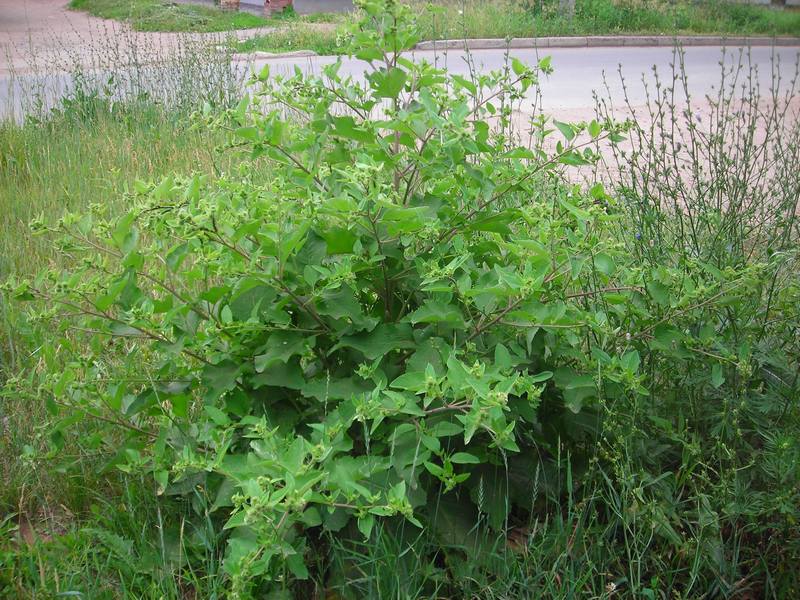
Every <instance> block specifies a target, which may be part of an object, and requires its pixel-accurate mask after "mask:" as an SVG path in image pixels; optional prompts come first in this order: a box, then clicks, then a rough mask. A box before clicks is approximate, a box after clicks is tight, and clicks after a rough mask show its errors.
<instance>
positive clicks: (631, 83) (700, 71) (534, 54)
mask: <svg viewBox="0 0 800 600" xmlns="http://www.w3.org/2000/svg"><path fill="white" fill-rule="evenodd" d="M724 52H725V53H724V54H723V49H722V48H719V47H691V48H686V49H685V65H686V72H687V74H688V79H689V83H690V91H691V92H692V94H693V96H694V97H695V98H700V97H702V96H703V95H705V94H708V93H711V92H713V90H714V88H715V87H718V86H719V83H720V73H721V63H722V61H723V60H724V62H725V64H726V65H727V66H728V67H730V66H731V65H733V64H734V63H736V62H738V61H739V60H743V61H744V62H745V63H746V64H749V65H750V66H751V67H752V68H753V69H755V70H756V73H757V75H756V76H757V79H758V81H759V83H760V85H761V88H762V90H767V89H769V87H770V82H771V79H772V77H773V76H774V75H776V74H780V76H781V77H782V78H783V80H784V83H785V82H786V81H787V80H789V79H791V77H792V76H793V74H794V73H795V69H796V65H797V62H798V60H799V59H800V48H796V47H780V48H767V47H756V48H752V49H749V50H744V49H738V48H733V49H727V50H725V51H724ZM511 55H512V56H514V57H517V58H519V59H520V60H522V61H524V62H527V63H535V62H536V61H537V59H538V58H539V57H540V56H545V55H549V56H551V57H552V66H553V68H554V73H553V74H552V75H550V76H548V77H545V78H544V79H543V80H542V82H541V91H542V100H541V106H542V108H543V109H544V111H545V112H547V113H551V114H556V115H557V116H559V117H560V118H563V119H573V120H581V119H586V118H591V116H592V114H593V112H592V109H593V107H594V104H595V102H594V98H593V94H594V93H595V92H597V93H599V94H600V95H601V96H602V97H608V98H610V99H611V100H612V101H613V102H614V103H615V104H620V103H621V102H622V101H623V88H622V82H621V79H620V77H619V74H618V73H617V69H618V67H619V68H620V69H621V72H622V74H623V75H624V76H625V79H626V82H627V85H628V96H629V99H630V101H631V103H632V104H633V105H643V104H645V102H646V96H645V91H644V86H643V85H642V79H643V78H644V79H645V80H647V81H648V82H650V83H651V84H652V82H653V67H654V66H655V67H656V69H657V70H658V72H659V73H661V74H663V75H664V76H668V75H669V74H670V72H671V70H672V64H673V63H674V62H675V58H676V54H675V51H674V50H673V49H672V48H664V47H657V48H631V47H625V48H549V49H546V50H543V51H536V50H533V49H530V50H524V49H520V50H512V51H511ZM413 56H414V57H415V58H416V59H418V60H422V59H424V60H428V61H431V62H433V61H436V62H437V63H438V64H439V65H440V66H446V67H447V68H448V69H449V70H450V71H451V72H454V73H460V74H466V73H467V72H468V68H467V64H466V61H465V56H464V53H463V52H457V51H450V52H447V53H444V52H442V53H434V52H432V51H424V52H415V53H414V54H413ZM473 57H474V62H475V64H476V66H477V68H479V69H482V70H493V69H498V68H501V67H502V66H503V64H504V61H505V53H504V51H500V50H480V51H475V52H473ZM335 60H336V59H335V58H333V57H311V58H294V59H271V60H270V61H269V62H270V64H271V66H272V72H273V73H279V72H287V73H288V72H290V71H292V70H293V69H294V67H295V66H299V67H300V68H302V69H303V70H305V71H319V70H320V69H321V68H322V66H323V65H325V64H329V63H331V62H334V61H335ZM263 62H265V61H259V62H258V63H257V66H258V65H260V64H261V63H263ZM239 64H240V65H244V63H239ZM620 65H621V66H620ZM365 66H366V65H365V63H363V62H361V61H358V60H354V59H347V58H345V59H344V64H343V68H342V72H344V73H349V74H352V75H354V76H356V77H358V76H361V75H362V74H363V72H364V68H365ZM50 79H51V85H52V80H53V77H52V76H50ZM22 81H23V83H25V81H26V80H22ZM66 82H67V78H66V76H61V78H60V79H59V78H58V77H57V78H56V80H55V85H54V86H53V89H58V88H59V87H63V85H64V84H65V83H66ZM17 83H18V86H17V87H18V89H17V91H16V93H15V95H16V96H17V97H19V95H20V93H19V82H17ZM27 83H28V84H29V83H30V80H27ZM606 86H608V87H607V88H606ZM22 87H25V86H24V85H23V86H22ZM10 88H11V84H10V80H9V78H8V77H6V78H3V77H1V76H0V114H2V113H3V111H5V113H6V114H7V112H8V106H9V96H10V95H11V92H10V91H9V90H10ZM57 93H58V92H57V91H54V92H52V95H56V94H57ZM17 99H18V98H17ZM52 99H53V98H51V100H52ZM532 104H533V99H532V98H529V99H528V100H527V105H523V107H522V109H523V111H529V110H531V109H532Z"/></svg>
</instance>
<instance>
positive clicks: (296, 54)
mask: <svg viewBox="0 0 800 600" xmlns="http://www.w3.org/2000/svg"><path fill="white" fill-rule="evenodd" d="M675 45H680V46H684V47H688V46H798V47H800V37H774V38H773V37H766V36H760V37H759V36H753V37H749V36H730V37H725V36H714V35H677V36H667V35H589V36H575V37H568V36H559V37H539V38H511V39H510V40H508V39H502V38H475V39H469V40H465V39H460V40H433V41H428V42H420V43H418V44H417V45H416V46H414V50H419V51H426V50H505V49H506V48H513V49H523V48H613V47H617V48H619V47H639V48H654V47H661V48H664V47H672V46H675ZM312 56H319V54H317V53H316V52H314V51H313V50H294V51H293V52H278V53H273V52H261V51H257V52H249V53H241V54H234V55H233V60H235V61H249V60H268V59H280V58H309V57H312Z"/></svg>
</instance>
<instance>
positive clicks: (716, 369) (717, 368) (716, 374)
mask: <svg viewBox="0 0 800 600" xmlns="http://www.w3.org/2000/svg"><path fill="white" fill-rule="evenodd" d="M723 383H725V375H723V373H722V365H721V364H719V363H715V364H714V365H713V366H712V367H711V385H713V386H714V388H719V387H720V386H721V385H722V384H723Z"/></svg>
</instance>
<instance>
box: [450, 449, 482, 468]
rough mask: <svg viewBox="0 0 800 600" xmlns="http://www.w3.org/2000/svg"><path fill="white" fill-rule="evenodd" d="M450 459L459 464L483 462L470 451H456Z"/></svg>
mask: <svg viewBox="0 0 800 600" xmlns="http://www.w3.org/2000/svg"><path fill="white" fill-rule="evenodd" d="M450 461H451V462H453V463H456V464H458V465H479V464H480V463H481V459H479V458H478V457H477V456H475V455H474V454H469V453H468V452H456V453H455V454H453V456H451V457H450Z"/></svg>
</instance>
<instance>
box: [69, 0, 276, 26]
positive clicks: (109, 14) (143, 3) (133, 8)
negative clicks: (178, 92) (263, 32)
mask: <svg viewBox="0 0 800 600" xmlns="http://www.w3.org/2000/svg"><path fill="white" fill-rule="evenodd" d="M69 5H70V7H71V8H74V9H77V10H83V11H86V12H88V13H89V14H92V15H94V16H96V17H102V18H104V19H115V20H118V21H127V22H129V23H130V24H131V26H132V27H133V28H134V29H135V30H137V31H186V32H213V31H232V30H235V29H249V28H253V27H263V26H265V25H268V24H270V22H271V21H270V20H268V19H265V18H264V17H260V16H257V15H253V14H250V13H246V12H229V11H224V10H220V9H218V8H213V7H210V6H201V5H195V4H174V3H171V2H166V1H165V0H72V1H71V2H70V4H69Z"/></svg>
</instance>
